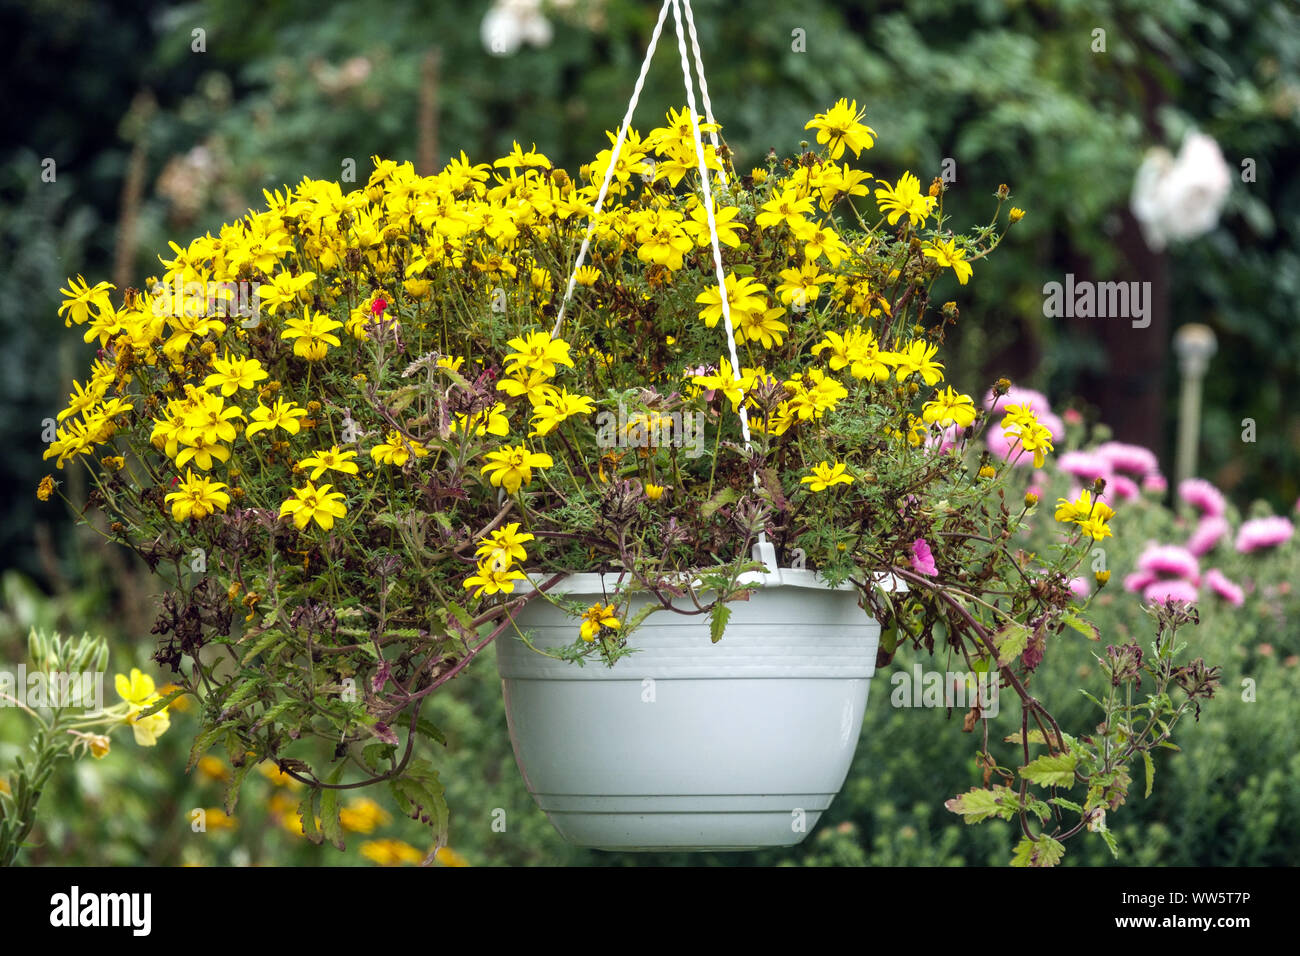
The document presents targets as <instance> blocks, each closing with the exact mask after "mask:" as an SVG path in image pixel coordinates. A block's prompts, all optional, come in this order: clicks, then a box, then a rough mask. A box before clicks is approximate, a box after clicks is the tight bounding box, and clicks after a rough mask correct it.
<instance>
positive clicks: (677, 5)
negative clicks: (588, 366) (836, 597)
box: [672, 0, 777, 571]
mask: <svg viewBox="0 0 1300 956" xmlns="http://www.w3.org/2000/svg"><path fill="white" fill-rule="evenodd" d="M682 3H685V4H686V5H687V7H688V8H689V6H690V0H672V5H673V23H674V25H675V26H676V28H677V50H678V52H679V53H680V54H681V58H682V80H683V81H684V82H685V84H686V110H687V112H688V113H689V114H690V117H691V135H692V138H693V139H694V140H695V161H696V164H697V165H698V167H699V170H700V189H701V191H702V192H703V193H704V216H705V218H706V219H707V220H708V223H709V242H710V244H711V245H712V246H713V268H714V271H715V273H716V274H717V277H718V298H719V300H720V301H721V303H722V324H723V327H724V328H725V329H726V331H727V350H728V351H729V352H730V353H731V374H732V377H733V379H734V380H735V382H736V384H737V385H740V384H741V383H742V382H743V381H744V377H743V376H742V375H741V374H740V357H739V356H738V355H737V353H736V332H735V328H734V327H733V326H732V324H731V299H730V297H729V296H728V294H727V276H726V270H725V269H723V266H722V246H721V244H720V242H719V240H718V224H717V221H716V219H715V217H714V213H713V187H712V186H711V185H710V184H709V168H708V164H707V163H705V161H704V141H703V140H702V139H701V138H700V124H699V120H698V119H697V118H696V115H695V84H694V82H692V80H691V65H690V60H689V59H688V57H687V55H686V37H685V36H684V35H683V33H682V14H681V4H682ZM691 32H692V35H694V32H695V31H694V29H693V28H692V31H691ZM695 64H696V68H697V69H698V70H699V73H700V86H701V89H702V88H703V85H704V70H703V64H702V63H701V60H700V58H699V47H698V46H697V47H696V60H695ZM719 166H721V160H719ZM724 182H725V180H724ZM739 391H740V402H739V403H738V407H739V412H740V433H741V436H742V437H743V439H744V444H745V451H746V452H748V451H749V450H750V435H749V412H748V410H747V409H746V408H745V392H744V387H743V385H742V386H741V387H740V389H739ZM754 487H755V488H756V489H757V488H760V487H761V485H760V482H759V480H758V473H757V472H755V473H754ZM754 557H755V559H756V560H760V561H762V562H763V563H764V564H766V565H767V566H768V569H769V570H770V571H776V570H777V568H776V552H775V550H774V549H773V547H772V545H771V544H770V543H768V540H767V532H766V531H760V532H759V533H758V544H755V545H754Z"/></svg>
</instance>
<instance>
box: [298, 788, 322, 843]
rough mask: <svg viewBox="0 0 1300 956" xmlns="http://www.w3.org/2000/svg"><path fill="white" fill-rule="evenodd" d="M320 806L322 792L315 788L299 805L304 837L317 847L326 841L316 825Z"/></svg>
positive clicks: (308, 792) (309, 791)
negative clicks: (317, 808)
mask: <svg viewBox="0 0 1300 956" xmlns="http://www.w3.org/2000/svg"><path fill="white" fill-rule="evenodd" d="M319 804H320V791H319V790H317V789H315V788H314V787H313V788H312V789H311V790H308V791H307V795H306V796H305V797H303V798H302V803H300V804H298V813H299V814H300V815H301V816H302V835H303V836H305V837H306V838H307V839H308V840H310V841H311V842H312V843H315V844H316V845H317V846H319V845H320V844H321V842H322V841H323V840H324V837H322V836H321V832H320V828H319V827H317V825H316V807H317V806H318V805H319Z"/></svg>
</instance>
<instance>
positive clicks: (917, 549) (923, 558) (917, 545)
mask: <svg viewBox="0 0 1300 956" xmlns="http://www.w3.org/2000/svg"><path fill="white" fill-rule="evenodd" d="M912 570H913V571H915V572H916V573H917V574H924V575H925V576H926V577H928V578H933V577H936V576H937V575H938V574H939V569H938V568H936V567H935V566H934V555H933V554H932V553H931V551H930V544H929V542H927V541H926V540H925V539H924V538H917V539H916V540H915V541H913V542H912Z"/></svg>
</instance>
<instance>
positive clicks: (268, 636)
mask: <svg viewBox="0 0 1300 956" xmlns="http://www.w3.org/2000/svg"><path fill="white" fill-rule="evenodd" d="M287 638H288V635H287V634H285V633H284V632H283V631H277V630H274V629H272V630H269V631H267V632H266V633H264V634H262V635H261V636H259V637H258V639H257V640H256V641H254V642H253V644H252V645H251V646H250V647H249V648H248V650H247V651H245V652H244V656H243V658H242V659H241V661H240V663H242V664H244V665H247V664H248V662H249V661H251V660H252V659H253V658H254V657H256V656H257V655H258V654H261V653H262V652H264V651H267V650H270V649H271V648H272V647H275V646H276V645H277V644H280V643H281V642H283V641H284V640H286V639H287Z"/></svg>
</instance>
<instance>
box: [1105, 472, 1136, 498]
mask: <svg viewBox="0 0 1300 956" xmlns="http://www.w3.org/2000/svg"><path fill="white" fill-rule="evenodd" d="M1112 492H1114V494H1115V498H1116V499H1117V500H1119V501H1132V500H1133V499H1134V498H1136V497H1137V496H1138V494H1139V492H1138V486H1137V482H1136V481H1134V480H1133V479H1132V478H1129V477H1127V476H1126V475H1121V474H1119V473H1118V472H1117V473H1116V474H1114V475H1113V476H1111V479H1110V484H1109V485H1107V486H1106V493H1107V494H1108V495H1109V494H1110V493H1112Z"/></svg>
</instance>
